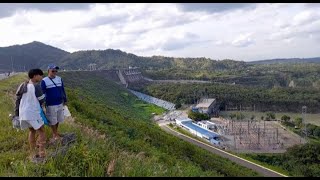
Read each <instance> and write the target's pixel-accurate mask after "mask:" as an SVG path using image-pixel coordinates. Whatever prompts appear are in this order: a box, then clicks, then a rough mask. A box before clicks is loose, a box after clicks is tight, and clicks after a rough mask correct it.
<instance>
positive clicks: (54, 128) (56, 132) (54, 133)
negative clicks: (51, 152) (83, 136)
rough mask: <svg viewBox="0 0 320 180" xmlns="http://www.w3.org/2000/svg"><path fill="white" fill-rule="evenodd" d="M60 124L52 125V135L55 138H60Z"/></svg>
mask: <svg viewBox="0 0 320 180" xmlns="http://www.w3.org/2000/svg"><path fill="white" fill-rule="evenodd" d="M58 126H59V123H57V124H55V125H53V126H51V129H52V136H53V138H54V139H58V138H60V136H59V134H58Z"/></svg>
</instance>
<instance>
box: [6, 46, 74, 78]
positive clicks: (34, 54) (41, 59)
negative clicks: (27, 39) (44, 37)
mask: <svg viewBox="0 0 320 180" xmlns="http://www.w3.org/2000/svg"><path fill="white" fill-rule="evenodd" d="M67 54H69V52H66V51H64V50H61V49H58V48H55V47H52V46H49V45H46V44H43V43H41V42H37V41H34V42H31V43H28V44H23V45H14V46H9V47H0V72H1V71H3V72H8V71H12V67H13V70H14V71H27V70H29V69H31V68H46V67H47V66H48V64H49V63H55V62H57V61H59V60H60V59H61V58H62V57H64V56H66V55H67Z"/></svg>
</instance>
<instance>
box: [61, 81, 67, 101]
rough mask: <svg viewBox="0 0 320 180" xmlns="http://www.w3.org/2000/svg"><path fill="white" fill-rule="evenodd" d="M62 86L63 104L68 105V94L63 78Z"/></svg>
mask: <svg viewBox="0 0 320 180" xmlns="http://www.w3.org/2000/svg"><path fill="white" fill-rule="evenodd" d="M61 88H62V93H63V101H64V102H63V105H66V104H67V94H66V91H65V90H64V84H63V81H62V79H61Z"/></svg>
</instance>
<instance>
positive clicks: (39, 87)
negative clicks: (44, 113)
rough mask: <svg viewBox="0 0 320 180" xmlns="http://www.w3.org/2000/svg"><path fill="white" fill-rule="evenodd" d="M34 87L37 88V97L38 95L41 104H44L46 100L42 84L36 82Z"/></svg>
mask: <svg viewBox="0 0 320 180" xmlns="http://www.w3.org/2000/svg"><path fill="white" fill-rule="evenodd" d="M34 88H35V94H36V97H37V99H38V101H39V103H40V105H41V106H42V105H43V103H44V102H45V101H46V98H45V94H43V92H42V87H41V85H40V84H35V85H34Z"/></svg>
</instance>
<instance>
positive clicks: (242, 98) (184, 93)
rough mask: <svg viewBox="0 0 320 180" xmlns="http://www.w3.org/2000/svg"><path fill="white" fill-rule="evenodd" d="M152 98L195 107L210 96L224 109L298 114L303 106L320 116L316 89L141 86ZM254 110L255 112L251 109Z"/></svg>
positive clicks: (211, 85)
mask: <svg viewBox="0 0 320 180" xmlns="http://www.w3.org/2000/svg"><path fill="white" fill-rule="evenodd" d="M136 90H138V91H142V92H144V93H146V94H149V95H151V96H154V97H157V98H160V99H164V100H167V101H170V102H174V103H178V102H180V103H183V104H193V103H195V100H199V99H200V98H201V97H204V96H206V95H208V97H212V98H217V101H218V102H219V103H220V104H221V110H224V108H225V106H226V105H227V106H228V107H229V108H231V107H235V106H237V107H238V108H239V107H240V105H242V107H243V109H242V110H244V107H250V108H253V106H254V105H255V110H256V111H274V112H297V113H301V108H302V106H304V105H306V106H307V107H308V113H319V112H320V109H319V108H318V107H320V92H319V91H318V90H316V89H300V88H294V89H292V88H281V87H277V88H272V89H265V88H260V87H248V86H242V85H226V84H170V83H161V84H157V83H153V84H150V85H147V86H144V87H137V88H136ZM250 110H253V109H250Z"/></svg>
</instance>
